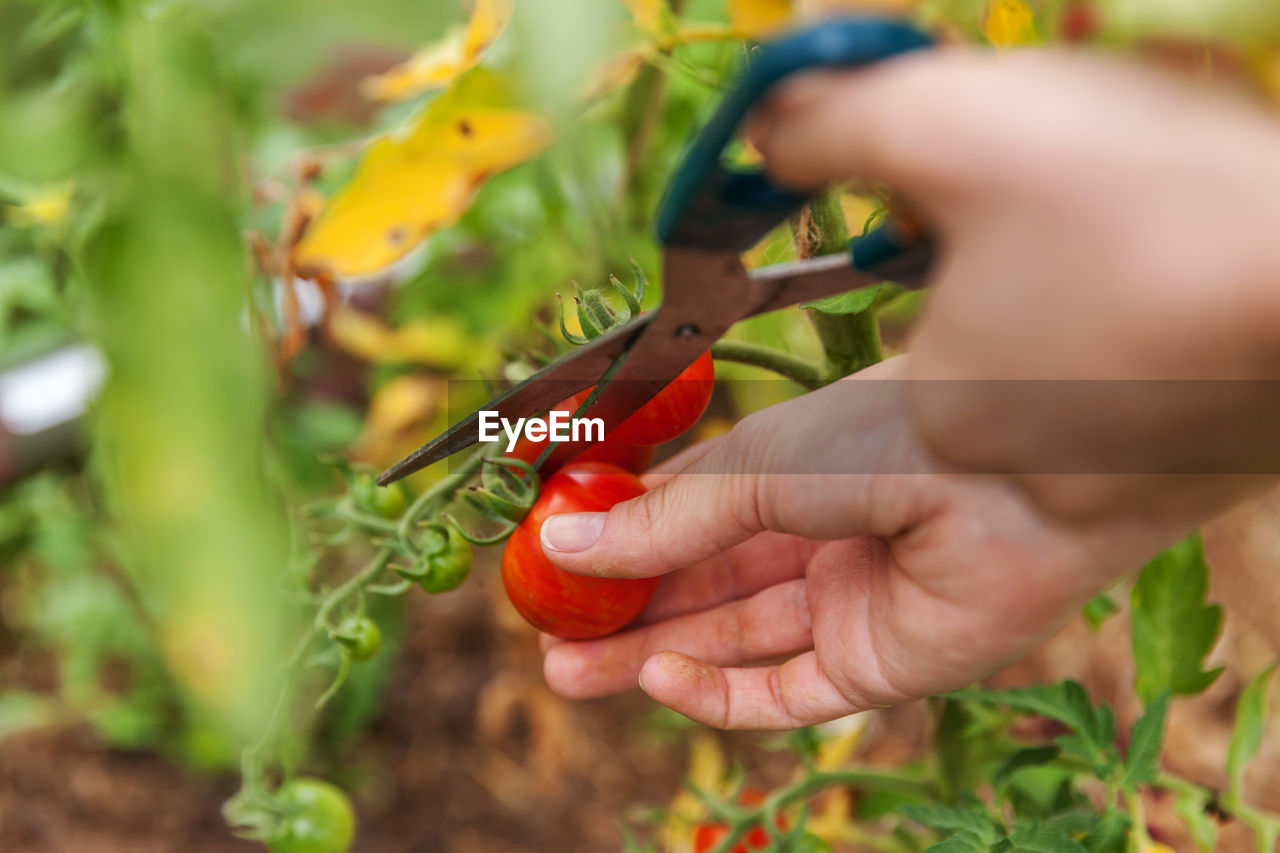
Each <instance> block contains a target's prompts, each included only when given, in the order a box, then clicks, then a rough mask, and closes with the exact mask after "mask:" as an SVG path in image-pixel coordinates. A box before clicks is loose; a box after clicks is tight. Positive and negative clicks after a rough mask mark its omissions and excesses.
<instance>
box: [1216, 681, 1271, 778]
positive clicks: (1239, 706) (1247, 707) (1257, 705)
mask: <svg viewBox="0 0 1280 853" xmlns="http://www.w3.org/2000/svg"><path fill="white" fill-rule="evenodd" d="M1275 670H1276V667H1275V664H1272V665H1271V666H1269V667H1267V669H1265V670H1263V671H1262V672H1261V673H1260V674H1259V675H1258V676H1257V677H1256V678H1254V679H1253V680H1252V681H1250V682H1249V684H1248V686H1246V687H1245V689H1244V692H1242V693H1241V694H1240V699H1239V700H1237V702H1236V725H1235V730H1234V731H1233V732H1232V733H1231V745H1230V746H1229V747H1228V748H1227V779H1228V781H1227V790H1228V791H1230V792H1231V793H1232V794H1233V795H1239V794H1240V793H1241V792H1242V791H1243V790H1244V769H1245V765H1247V764H1248V763H1249V760H1250V759H1252V758H1253V757H1254V756H1255V755H1257V754H1258V747H1260V746H1262V735H1263V733H1264V732H1265V731H1266V726H1267V686H1268V685H1269V684H1270V683H1271V674H1272V673H1273V672H1275Z"/></svg>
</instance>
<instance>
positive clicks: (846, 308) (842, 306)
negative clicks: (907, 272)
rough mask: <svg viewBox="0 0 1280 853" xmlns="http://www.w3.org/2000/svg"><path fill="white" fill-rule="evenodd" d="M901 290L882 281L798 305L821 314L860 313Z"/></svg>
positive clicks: (880, 303) (877, 305) (874, 306)
mask: <svg viewBox="0 0 1280 853" xmlns="http://www.w3.org/2000/svg"><path fill="white" fill-rule="evenodd" d="M902 292H903V291H902V288H901V287H899V286H898V285H896V284H894V283H892V282H888V281H882V282H880V283H879V284H873V285H871V286H870V287H860V288H858V289H857V290H850V291H848V292H846V293H837V294H836V295H835V296H828V297H826V298H825V299H816V300H814V301H813V302H805V303H804V304H802V305H801V306H800V307H801V308H812V309H813V310H815V311H821V312H822V313H823V314H861V313H862V312H863V311H868V310H870V309H872V308H876V307H879V306H880V305H883V304H884V303H886V302H888V301H889V300H890V299H893V298H894V297H895V296H898V295H899V294H900V293H902Z"/></svg>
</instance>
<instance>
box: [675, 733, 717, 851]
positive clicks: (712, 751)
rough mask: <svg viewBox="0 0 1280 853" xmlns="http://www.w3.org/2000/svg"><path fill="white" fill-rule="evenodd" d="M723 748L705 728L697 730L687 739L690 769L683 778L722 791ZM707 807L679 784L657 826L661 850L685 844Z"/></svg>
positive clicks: (691, 783) (715, 792)
mask: <svg viewBox="0 0 1280 853" xmlns="http://www.w3.org/2000/svg"><path fill="white" fill-rule="evenodd" d="M726 771H727V767H726V766H725V760H724V752H723V751H721V749H720V743H719V742H718V741H717V740H716V739H715V738H714V737H712V736H711V735H709V734H707V733H706V732H698V733H697V734H695V735H694V736H693V737H692V738H691V739H690V741H689V770H688V772H687V773H686V774H685V780H686V781H687V782H688V783H689V785H691V786H693V787H694V788H697V789H698V790H699V791H707V792H709V793H713V794H718V793H723V789H724V786H725V785H724V782H725V774H726ZM706 814H707V807H706V804H705V803H703V802H702V799H701V798H700V797H698V795H697V794H695V793H693V791H692V790H690V789H689V788H688V787H685V786H682V787H681V788H680V791H679V792H678V793H677V794H676V795H675V797H673V798H672V800H671V805H670V806H669V807H668V809H667V818H666V820H664V821H663V822H662V825H661V826H659V827H658V838H659V840H660V841H661V842H662V844H663V849H664V850H682V849H685V847H686V846H687V844H688V838H689V833H690V831H691V828H692V826H693V824H694V823H696V822H697V821H699V820H701V819H703V818H704V817H706Z"/></svg>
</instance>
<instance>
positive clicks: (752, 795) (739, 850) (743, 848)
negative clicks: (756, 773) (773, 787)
mask: <svg viewBox="0 0 1280 853" xmlns="http://www.w3.org/2000/svg"><path fill="white" fill-rule="evenodd" d="M738 802H739V803H740V804H741V805H744V806H759V805H761V804H763V803H764V792H763V791H761V790H760V789H758V788H744V789H743V790H742V793H741V794H739V795H738ZM775 825H776V826H777V827H778V829H781V830H783V831H786V829H787V821H786V818H784V817H782V816H781V815H779V816H778V819H777V823H776V824H775ZM728 835H729V825H728V824H725V823H715V822H708V823H700V824H698V825H697V826H696V827H695V828H694V830H693V853H711V851H713V850H715V849H716V847H718V846H719V845H720V843H721V842H723V841H724V840H725V838H727V837H728ZM769 843H770V840H769V831H768V830H766V829H765V828H764V827H763V826H759V825H757V826H753V827H751V828H750V829H749V830H747V832H746V837H745V838H743V840H742V842H741V843H739V844H737V845H735V846H734V847H733V848H732V849H731V850H730V853H750V851H753V850H766V849H768V847H769Z"/></svg>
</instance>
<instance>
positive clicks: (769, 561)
mask: <svg viewBox="0 0 1280 853" xmlns="http://www.w3.org/2000/svg"><path fill="white" fill-rule="evenodd" d="M811 551H812V546H811V544H810V543H809V542H808V540H805V539H800V538H798V537H795V536H788V535H786V534H783V533H768V532H766V533H760V534H758V535H756V536H754V537H752V538H751V539H749V540H747V541H746V542H744V543H742V544H741V545H738V546H736V547H734V548H730V549H729V550H728V551H726V552H725V553H724V554H721V555H719V556H716V557H713V558H712V559H710V560H707V561H706V562H703V563H701V564H699V565H697V566H692V567H690V568H688V569H685V570H684V571H680V572H674V573H672V574H671V575H668V576H667V578H666V579H665V580H663V582H662V584H661V586H659V587H658V590H657V592H655V593H654V595H653V599H652V600H651V601H650V602H649V606H648V607H646V608H645V610H644V612H643V613H641V614H640V617H639V619H638V620H637V621H636V624H637V625H649V624H652V623H654V622H660V621H662V620H663V619H671V618H674V617H676V616H683V615H684V614H686V613H697V612H699V611H702V610H707V609H709V608H712V607H716V606H718V605H721V604H725V603H726V602H730V601H736V600H737V599H740V598H746V597H748V596H751V595H754V594H755V593H757V592H759V591H760V590H762V589H767V588H768V587H771V586H773V585H774V584H779V583H782V582H783V581H788V580H793V579H795V578H799V577H803V576H804V567H805V563H806V562H807V561H808V557H809V554H810V552H811Z"/></svg>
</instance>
